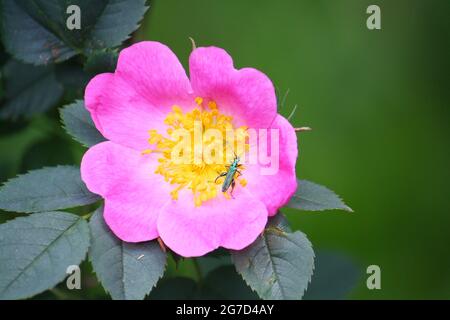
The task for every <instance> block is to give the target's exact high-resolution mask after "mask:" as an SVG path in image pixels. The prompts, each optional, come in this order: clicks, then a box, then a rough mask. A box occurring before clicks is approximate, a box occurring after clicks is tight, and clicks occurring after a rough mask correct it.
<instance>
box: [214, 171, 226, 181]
mask: <svg viewBox="0 0 450 320" xmlns="http://www.w3.org/2000/svg"><path fill="white" fill-rule="evenodd" d="M227 173H228V172H222V173H221V174H220V175H219V176H218V177H217V178H216V180H214V183H216V182H217V179H219V178H221V177H225V176H226V175H227Z"/></svg>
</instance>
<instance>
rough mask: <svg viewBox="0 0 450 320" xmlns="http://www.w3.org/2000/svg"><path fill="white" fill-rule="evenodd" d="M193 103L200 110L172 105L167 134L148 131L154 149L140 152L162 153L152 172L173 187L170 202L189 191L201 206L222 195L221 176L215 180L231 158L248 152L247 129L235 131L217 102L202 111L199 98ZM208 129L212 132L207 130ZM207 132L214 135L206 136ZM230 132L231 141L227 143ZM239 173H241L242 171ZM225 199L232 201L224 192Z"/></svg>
mask: <svg viewBox="0 0 450 320" xmlns="http://www.w3.org/2000/svg"><path fill="white" fill-rule="evenodd" d="M195 103H196V104H197V105H198V106H199V108H194V109H193V110H192V111H190V112H186V113H184V112H183V111H182V109H181V108H180V107H179V106H173V107H172V111H171V112H169V114H167V116H166V118H165V119H164V123H165V124H166V125H167V126H168V128H167V130H166V132H167V134H165V135H162V134H160V133H158V131H157V130H154V129H152V130H149V131H148V133H149V139H148V142H149V144H151V145H153V146H154V148H155V149H146V150H143V151H142V154H149V153H154V152H158V153H161V157H160V158H158V163H159V165H158V166H157V168H156V170H155V173H157V174H160V175H162V176H163V177H164V179H165V181H167V182H168V183H170V184H173V185H175V188H174V189H173V190H172V191H171V192H170V195H171V197H172V199H174V200H177V199H178V195H179V191H180V190H182V189H188V190H191V192H192V193H193V196H194V204H195V205H196V206H200V205H201V204H202V203H203V202H205V201H208V200H210V199H213V198H215V197H216V196H217V195H218V194H220V193H221V192H220V188H221V186H220V185H221V183H223V181H224V177H223V178H220V179H217V181H215V180H216V178H217V177H218V175H219V174H220V173H222V172H226V171H227V169H226V167H225V166H226V165H229V164H230V162H231V161H232V159H233V158H234V152H237V150H239V152H241V150H242V152H245V151H248V148H249V146H248V142H247V140H248V139H247V138H248V137H247V134H246V130H247V128H246V127H238V128H234V126H233V123H232V120H233V118H232V117H230V116H227V115H224V114H222V113H220V112H219V110H218V107H217V104H216V102H214V101H208V107H209V109H206V108H205V109H203V108H202V105H203V98H201V97H197V98H195ZM209 129H214V130H211V131H208V130H209ZM209 132H214V134H212V135H211V136H207V134H208V133H209ZM217 133H219V135H218V136H216V135H217ZM230 133H231V136H232V139H233V140H231V141H228V140H227V138H228V137H229V136H230ZM199 134H200V139H199V138H198V135H199ZM186 139H187V140H186ZM239 154H240V153H239ZM180 159H181V160H183V161H180ZM211 160H213V161H211ZM239 170H240V171H241V172H242V170H244V168H242V167H241V168H239ZM237 180H238V181H239V183H240V185H241V186H242V187H245V186H246V184H247V181H246V180H245V179H242V178H237ZM218 190H219V191H218ZM224 196H225V197H226V198H227V199H230V198H231V197H230V196H229V195H228V194H227V193H224Z"/></svg>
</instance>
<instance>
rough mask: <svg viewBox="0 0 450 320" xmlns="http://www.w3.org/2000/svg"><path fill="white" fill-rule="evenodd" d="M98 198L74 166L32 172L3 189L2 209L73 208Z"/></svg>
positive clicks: (23, 210) (0, 199) (46, 209)
mask: <svg viewBox="0 0 450 320" xmlns="http://www.w3.org/2000/svg"><path fill="white" fill-rule="evenodd" d="M98 200H100V197H99V196H97V195H95V194H93V193H91V192H89V191H88V190H87V188H86V186H85V185H84V183H83V182H82V181H81V177H80V169H79V168H77V167H73V166H58V167H49V168H43V169H39V170H34V171H30V172H29V173H27V174H24V175H20V176H18V177H16V178H14V179H11V180H9V181H8V182H6V183H5V185H3V186H2V187H1V188H0V209H2V210H7V211H15V212H40V211H50V210H58V209H65V208H72V207H78V206H84V205H88V204H91V203H94V202H96V201H98Z"/></svg>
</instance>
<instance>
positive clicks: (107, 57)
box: [84, 50, 119, 76]
mask: <svg viewBox="0 0 450 320" xmlns="http://www.w3.org/2000/svg"><path fill="white" fill-rule="evenodd" d="M118 58H119V53H118V52H117V51H106V50H105V51H96V52H93V53H92V54H91V55H90V56H89V57H88V59H87V61H86V64H85V65H84V70H85V71H86V72H87V73H88V74H90V75H92V76H93V75H96V74H99V73H104V72H114V71H115V70H116V66H117V59H118Z"/></svg>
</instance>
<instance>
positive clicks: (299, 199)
mask: <svg viewBox="0 0 450 320" xmlns="http://www.w3.org/2000/svg"><path fill="white" fill-rule="evenodd" d="M286 206H287V207H289V208H294V209H300V210H307V211H322V210H332V209H341V210H346V211H350V212H353V210H352V209H351V208H350V207H349V206H347V205H346V204H345V203H344V201H342V199H341V198H339V196H338V195H336V194H335V193H334V192H333V191H331V190H330V189H328V188H325V187H324V186H321V185H318V184H316V183H313V182H310V181H308V180H298V188H297V191H296V192H295V194H294V195H293V196H292V198H291V200H290V201H289V203H288V204H287V205H286Z"/></svg>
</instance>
